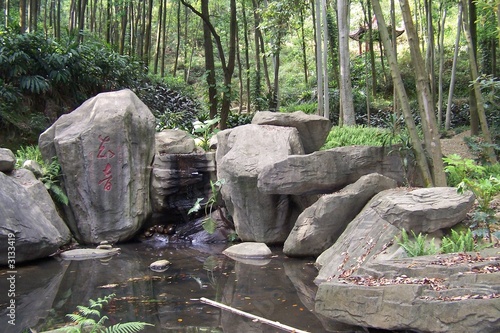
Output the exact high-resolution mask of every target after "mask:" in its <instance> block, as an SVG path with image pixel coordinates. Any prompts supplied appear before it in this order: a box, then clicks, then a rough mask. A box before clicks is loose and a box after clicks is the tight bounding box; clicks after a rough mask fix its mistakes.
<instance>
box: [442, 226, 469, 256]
mask: <svg viewBox="0 0 500 333" xmlns="http://www.w3.org/2000/svg"><path fill="white" fill-rule="evenodd" d="M477 249H478V246H477V245H476V242H475V241H474V236H473V235H472V231H471V230H470V229H468V230H467V232H463V231H460V232H457V231H455V230H453V229H452V230H451V234H450V236H445V237H443V239H442V241H441V253H456V252H470V251H475V250H477Z"/></svg>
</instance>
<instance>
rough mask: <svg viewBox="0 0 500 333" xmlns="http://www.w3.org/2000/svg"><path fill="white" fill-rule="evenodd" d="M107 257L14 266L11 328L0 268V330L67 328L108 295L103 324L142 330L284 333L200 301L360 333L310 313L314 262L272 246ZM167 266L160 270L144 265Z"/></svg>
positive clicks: (152, 246)
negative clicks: (266, 253) (253, 254)
mask: <svg viewBox="0 0 500 333" xmlns="http://www.w3.org/2000/svg"><path fill="white" fill-rule="evenodd" d="M119 247H120V248H121V249H122V251H121V254H119V255H118V256H115V257H113V258H111V259H110V260H97V259H94V260H84V261H65V260H57V259H56V258H52V259H48V260H43V261H37V262H36V263H33V264H27V265H23V266H19V267H17V274H16V325H15V326H12V325H9V324H8V323H7V321H8V320H9V318H8V317H7V312H6V307H7V305H8V302H9V299H8V296H7V292H6V290H8V281H7V280H6V279H7V277H8V276H7V271H6V270H5V269H2V270H0V290H1V291H2V292H1V294H0V305H1V307H0V311H1V312H0V332H6V333H10V332H12V333H17V332H29V330H28V329H29V328H32V329H34V330H35V331H37V332H42V331H44V330H51V329H54V328H57V327H61V326H63V325H64V324H65V323H68V322H69V321H68V319H67V318H65V315H66V314H67V313H72V312H74V311H75V309H76V307H77V306H78V305H86V306H88V305H89V303H88V300H89V299H93V300H96V299H97V298H98V297H104V296H107V295H110V294H112V293H114V294H116V296H115V298H114V299H113V300H112V301H111V302H110V303H109V304H108V305H107V306H105V307H104V308H103V310H102V314H103V315H107V316H108V317H109V320H108V321H107V323H108V324H114V323H119V322H128V321H144V322H148V323H151V324H153V325H155V326H154V327H150V328H147V329H146V330H144V331H143V332H151V333H153V332H226V333H233V332H234V333H243V332H244V333H260V332H266V333H271V332H283V331H281V330H279V329H277V328H273V327H271V326H268V325H265V324H262V323H256V322H253V321H252V320H250V319H246V318H244V317H241V316H239V315H236V314H232V313H230V312H227V311H223V310H220V309H218V308H215V307H213V306H210V305H206V304H203V303H201V302H200V300H199V299H200V298H201V297H205V298H208V299H211V300H215V301H218V302H221V303H224V304H227V305H230V306H232V307H234V308H237V309H240V310H243V311H246V312H249V313H252V314H254V315H257V316H261V317H264V318H267V319H270V320H273V321H278V322H280V323H282V324H285V325H289V326H292V327H295V328H297V329H301V330H305V331H309V332H366V331H365V330H363V329H357V328H355V327H347V326H344V325H342V324H339V323H332V322H329V321H328V320H326V319H325V318H322V317H321V316H319V315H317V314H315V313H314V295H315V292H316V286H315V285H314V283H312V281H313V279H314V277H315V276H316V274H317V271H316V269H315V268H314V266H313V262H314V261H313V260H312V259H311V260H302V259H291V258H287V257H286V256H284V255H283V254H282V253H281V251H280V249H272V250H273V254H274V256H273V257H272V258H271V259H269V260H264V261H257V262H251V263H248V262H241V261H235V260H233V259H230V258H228V257H226V256H224V255H223V254H221V252H222V250H223V249H224V248H225V247H226V245H203V246H194V245H179V244H168V243H128V244H120V245H119ZM160 259H167V260H169V261H170V262H171V263H172V265H171V266H170V268H169V269H168V270H166V271H165V272H162V273H157V272H153V271H151V270H150V269H149V264H150V263H152V262H154V261H156V260H160Z"/></svg>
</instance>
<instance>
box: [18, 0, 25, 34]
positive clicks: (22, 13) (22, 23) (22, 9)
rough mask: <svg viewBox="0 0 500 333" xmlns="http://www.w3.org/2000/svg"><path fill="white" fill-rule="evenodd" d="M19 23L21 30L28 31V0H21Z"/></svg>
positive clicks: (22, 31)
mask: <svg viewBox="0 0 500 333" xmlns="http://www.w3.org/2000/svg"><path fill="white" fill-rule="evenodd" d="M19 25H20V32H21V33H22V34H23V33H25V32H26V0H19Z"/></svg>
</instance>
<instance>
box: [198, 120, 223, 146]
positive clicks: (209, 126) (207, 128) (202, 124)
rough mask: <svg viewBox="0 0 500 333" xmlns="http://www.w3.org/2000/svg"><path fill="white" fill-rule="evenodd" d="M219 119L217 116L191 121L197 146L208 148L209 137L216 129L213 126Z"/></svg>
mask: <svg viewBox="0 0 500 333" xmlns="http://www.w3.org/2000/svg"><path fill="white" fill-rule="evenodd" d="M219 121H220V118H219V117H215V118H214V119H209V120H205V121H200V120H197V121H195V122H194V123H193V135H194V136H195V137H196V138H195V141H197V144H198V146H200V147H201V148H203V150H205V151H209V150H210V138H211V137H212V136H214V134H216V133H217V129H215V128H214V126H215V124H217V123H218V122H219Z"/></svg>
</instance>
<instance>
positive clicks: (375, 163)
mask: <svg viewBox="0 0 500 333" xmlns="http://www.w3.org/2000/svg"><path fill="white" fill-rule="evenodd" d="M389 151H390V148H386V147H372V146H351V147H339V148H333V149H329V150H324V151H317V152H314V153H312V154H308V155H290V156H286V157H285V158H284V159H282V160H279V161H276V162H274V163H272V164H269V165H267V166H266V167H265V168H264V169H263V170H262V172H261V173H260V174H259V179H258V187H259V190H260V191H261V192H263V193H269V194H293V195H304V194H311V193H332V192H335V191H338V190H340V189H341V188H343V187H345V186H347V185H349V184H352V183H354V182H356V181H357V180H358V179H359V178H360V177H362V176H364V175H367V174H370V173H378V174H381V175H383V176H386V177H389V178H392V179H394V180H396V181H397V182H398V184H402V183H404V182H405V180H406V175H405V172H404V167H403V162H402V160H401V157H400V156H399V155H398V154H396V153H392V154H389Z"/></svg>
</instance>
